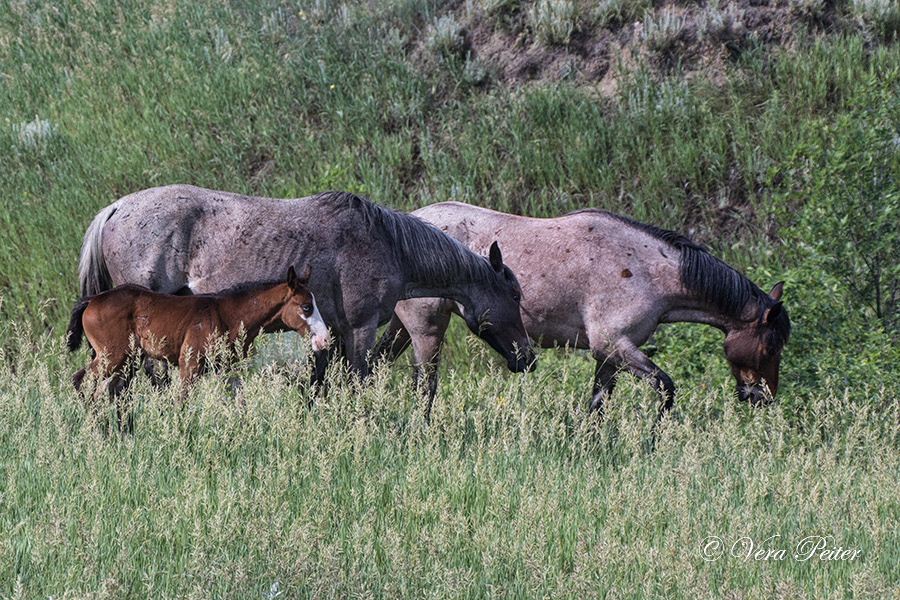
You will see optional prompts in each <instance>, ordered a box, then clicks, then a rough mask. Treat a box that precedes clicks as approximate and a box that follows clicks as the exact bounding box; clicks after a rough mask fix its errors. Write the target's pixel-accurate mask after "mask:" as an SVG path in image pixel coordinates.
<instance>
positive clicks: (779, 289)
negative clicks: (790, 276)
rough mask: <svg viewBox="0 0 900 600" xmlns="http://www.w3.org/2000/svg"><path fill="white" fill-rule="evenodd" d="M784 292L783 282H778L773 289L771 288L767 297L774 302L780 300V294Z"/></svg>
mask: <svg viewBox="0 0 900 600" xmlns="http://www.w3.org/2000/svg"><path fill="white" fill-rule="evenodd" d="M783 292H784V282H783V281H779V282H778V283H776V284H775V287H773V288H772V291H771V292H769V297H770V298H772V300H774V301H775V302H778V301H779V300H781V294H782V293H783Z"/></svg>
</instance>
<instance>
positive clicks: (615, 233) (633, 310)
mask: <svg viewBox="0 0 900 600" xmlns="http://www.w3.org/2000/svg"><path fill="white" fill-rule="evenodd" d="M412 214H414V215H416V216H418V217H421V218H422V219H425V220H426V221H429V222H431V223H434V224H435V225H436V226H438V227H440V228H441V229H443V230H444V231H446V232H447V233H448V234H449V235H451V236H453V237H455V238H456V239H458V240H459V241H461V242H462V243H464V244H466V245H468V246H469V247H470V248H481V247H483V246H484V244H485V243H486V241H487V240H494V239H496V240H498V241H499V243H500V244H502V245H503V247H504V248H505V249H506V260H507V264H508V265H509V267H510V268H511V269H512V270H513V272H514V273H516V275H517V276H518V278H519V282H520V283H521V284H522V290H523V295H522V313H523V315H524V321H525V326H526V328H527V330H528V333H529V335H530V336H531V337H532V339H533V340H537V341H539V342H540V344H541V346H542V347H553V346H558V345H561V346H565V345H568V346H569V347H573V348H584V349H589V350H590V351H591V355H592V356H593V358H594V359H595V360H596V361H597V367H596V371H595V377H594V387H593V399H592V403H591V408H592V409H593V410H598V411H599V410H600V409H601V407H602V403H603V400H604V397H605V396H608V395H609V394H610V393H612V390H613V387H614V385H615V381H616V376H617V375H618V373H619V372H620V371H626V372H629V373H632V374H634V375H637V376H639V377H642V378H644V379H646V380H648V381H650V382H651V384H652V385H653V386H654V388H656V389H657V390H658V391H659V393H660V395H661V396H662V400H663V401H662V405H661V412H660V414H662V411H663V410H667V409H669V408H670V407H671V405H672V399H673V396H674V391H675V387H674V385H673V383H672V380H671V379H670V378H669V376H668V375H666V373H664V372H663V371H662V370H661V369H660V368H659V367H658V366H656V365H655V364H654V363H653V362H652V361H651V360H650V359H649V358H647V356H646V355H644V354H643V353H642V352H641V351H640V350H639V349H638V348H639V347H640V346H641V345H642V344H644V342H646V341H647V339H648V338H649V337H650V336H651V334H653V332H654V331H655V330H656V328H657V326H658V325H659V324H660V323H673V322H678V321H689V322H695V323H706V324H708V325H712V326H713V327H717V328H718V329H721V330H722V331H723V332H724V333H725V356H726V358H727V359H728V362H729V363H730V364H731V371H732V373H733V374H734V377H735V379H736V380H737V386H738V394H739V396H740V398H741V399H743V400H750V401H752V402H754V403H760V402H763V401H764V400H765V398H766V394H765V389H764V386H766V385H767V386H768V388H769V391H770V392H771V394H772V395H773V396H774V394H775V392H776V390H777V389H778V366H779V362H780V360H781V349H782V347H783V346H784V344H785V343H786V342H787V339H788V335H789V333H790V321H789V320H788V316H787V312H786V311H785V310H784V308H783V307H782V304H781V302H780V299H781V293H782V286H783V282H780V283H778V284H776V285H775V287H774V288H773V289H772V291H771V293H770V294H766V293H765V292H763V291H762V290H760V289H759V288H758V287H756V286H755V285H754V284H753V283H752V282H751V281H750V280H749V279H747V278H746V277H744V276H743V275H742V274H740V273H739V272H738V271H736V270H735V269H733V268H732V267H730V266H728V265H727V264H725V263H724V262H722V261H721V260H719V259H717V258H714V257H713V256H711V255H710V254H709V253H708V252H707V251H706V250H704V249H703V248H702V247H700V246H698V245H697V244H695V243H693V242H691V241H690V240H688V239H687V238H685V237H683V236H681V235H679V234H677V233H673V232H671V231H666V230H663V229H659V228H657V227H653V226H650V225H645V224H642V223H638V222H636V221H632V220H631V219H628V218H626V217H621V216H617V215H614V214H612V213H608V212H605V211H599V210H594V209H587V210H580V211H576V212H573V213H570V214H568V215H565V216H562V217H559V218H553V219H534V218H528V217H519V216H515V215H509V214H505V213H501V212H495V211H492V210H487V209H484V208H479V207H476V206H470V205H468V204H462V203H458V202H446V203H441V204H433V205H431V206H426V207H424V208H421V209H419V210H417V211H415V212H413V213H412ZM452 312H455V305H454V303H453V302H448V301H446V300H441V299H417V300H407V301H404V302H401V303H399V304H398V305H397V307H396V308H395V316H394V318H393V319H392V320H391V324H390V326H389V327H388V329H387V330H386V331H385V333H384V336H383V337H382V341H383V343H382V344H381V347H380V351H381V352H383V353H385V354H388V355H389V357H390V358H392V359H393V358H396V356H398V355H399V354H400V353H401V352H403V350H404V349H405V348H406V347H407V346H408V345H409V343H410V341H411V342H412V346H413V353H414V360H415V363H416V365H417V378H418V377H420V376H421V374H422V373H421V372H422V370H423V369H424V370H425V371H426V374H427V376H428V381H427V384H426V388H425V391H426V393H427V394H428V405H429V407H430V405H431V402H433V400H434V395H435V390H436V380H437V365H438V361H439V359H440V348H441V342H442V340H443V336H444V332H445V330H446V328H447V325H448V322H449V320H450V315H451V313H452Z"/></svg>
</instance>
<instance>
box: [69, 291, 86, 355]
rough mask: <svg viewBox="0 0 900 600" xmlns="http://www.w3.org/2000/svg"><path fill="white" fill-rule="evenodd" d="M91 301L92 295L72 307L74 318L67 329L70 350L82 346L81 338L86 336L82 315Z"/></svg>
mask: <svg viewBox="0 0 900 600" xmlns="http://www.w3.org/2000/svg"><path fill="white" fill-rule="evenodd" d="M90 301H91V297H90V296H85V297H84V298H82V299H81V300H79V301H78V302H76V303H75V308H73V309H72V318H71V319H69V328H68V329H66V347H68V348H69V352H75V351H76V350H78V348H80V347H81V338H82V337H83V336H84V325H83V324H82V322H81V317H82V316H83V315H84V310H85V309H86V308H87V305H88V302H90Z"/></svg>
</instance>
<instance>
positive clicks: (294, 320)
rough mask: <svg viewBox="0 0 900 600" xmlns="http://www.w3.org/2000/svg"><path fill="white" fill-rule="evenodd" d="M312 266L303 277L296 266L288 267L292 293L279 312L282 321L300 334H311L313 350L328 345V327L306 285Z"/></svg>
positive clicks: (288, 279)
mask: <svg viewBox="0 0 900 600" xmlns="http://www.w3.org/2000/svg"><path fill="white" fill-rule="evenodd" d="M311 270H312V267H311V266H309V265H307V267H306V272H305V273H304V274H303V276H302V277H297V273H296V272H295V271H294V267H290V268H288V273H287V285H288V288H290V295H289V296H288V299H287V301H286V302H285V303H284V306H283V307H282V309H281V312H280V313H279V318H280V319H281V322H282V323H284V324H285V325H286V326H287V327H289V328H291V329H293V330H294V331H296V332H297V333H299V334H300V335H306V334H307V333H308V334H309V335H310V338H311V340H312V347H313V350H315V351H319V350H324V349H325V348H327V347H328V344H329V341H330V340H329V337H328V328H327V327H326V326H325V322H324V321H323V320H322V316H321V315H320V314H319V308H318V307H317V306H316V299H315V298H314V297H313V294H312V292H310V291H309V288H308V287H306V284H307V283H309V274H310V272H311Z"/></svg>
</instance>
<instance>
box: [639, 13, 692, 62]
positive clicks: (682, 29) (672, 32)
mask: <svg viewBox="0 0 900 600" xmlns="http://www.w3.org/2000/svg"><path fill="white" fill-rule="evenodd" d="M686 32H687V21H686V19H685V17H683V16H678V15H676V14H675V11H673V10H672V9H671V8H667V9H663V10H662V11H661V12H660V13H659V14H656V13H654V12H653V11H646V12H644V18H643V22H642V28H641V35H640V41H641V45H642V46H643V47H644V48H646V49H647V51H648V52H650V53H651V54H660V55H664V54H668V53H670V52H671V51H672V49H673V48H674V46H675V44H676V42H678V41H680V40H682V38H683V36H684V35H685V34H686Z"/></svg>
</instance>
